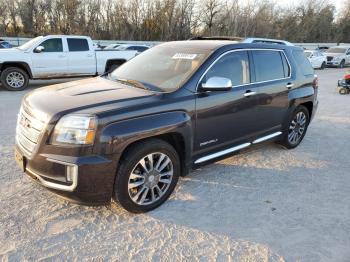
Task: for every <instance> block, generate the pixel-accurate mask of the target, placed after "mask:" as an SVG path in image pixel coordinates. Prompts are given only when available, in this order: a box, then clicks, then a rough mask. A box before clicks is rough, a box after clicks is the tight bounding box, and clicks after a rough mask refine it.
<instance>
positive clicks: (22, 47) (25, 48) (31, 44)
mask: <svg viewBox="0 0 350 262" xmlns="http://www.w3.org/2000/svg"><path fill="white" fill-rule="evenodd" d="M42 38H43V37H42V36H38V37H35V38H33V39H32V40H29V41H28V42H26V43H24V44H23V45H21V46H19V47H17V48H18V49H21V50H23V51H25V50H27V49H29V48H31V47H32V46H33V45H34V44H35V43H37V42H38V41H39V40H40V39H42Z"/></svg>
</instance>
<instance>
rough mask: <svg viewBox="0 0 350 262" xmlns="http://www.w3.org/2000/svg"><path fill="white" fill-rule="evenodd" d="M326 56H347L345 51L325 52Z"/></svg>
mask: <svg viewBox="0 0 350 262" xmlns="http://www.w3.org/2000/svg"><path fill="white" fill-rule="evenodd" d="M324 55H325V56H345V53H324Z"/></svg>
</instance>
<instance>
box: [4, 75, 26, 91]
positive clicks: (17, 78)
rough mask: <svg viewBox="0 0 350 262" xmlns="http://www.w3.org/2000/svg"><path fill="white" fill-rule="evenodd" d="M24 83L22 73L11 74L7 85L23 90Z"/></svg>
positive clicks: (7, 77)
mask: <svg viewBox="0 0 350 262" xmlns="http://www.w3.org/2000/svg"><path fill="white" fill-rule="evenodd" d="M24 82H25V78H24V75H23V74H21V73H20V72H11V73H9V74H8V75H7V76H6V83H7V84H8V85H9V86H10V87H12V88H22V87H23V85H24Z"/></svg>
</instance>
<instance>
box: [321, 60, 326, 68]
mask: <svg viewBox="0 0 350 262" xmlns="http://www.w3.org/2000/svg"><path fill="white" fill-rule="evenodd" d="M325 68H326V63H325V62H323V63H322V65H321V67H320V69H321V70H323V69H325Z"/></svg>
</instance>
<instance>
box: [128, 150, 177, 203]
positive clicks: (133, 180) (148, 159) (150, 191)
mask: <svg viewBox="0 0 350 262" xmlns="http://www.w3.org/2000/svg"><path fill="white" fill-rule="evenodd" d="M173 173H174V167H173V163H172V161H171V159H170V157H169V156H167V155H166V154H164V153H160V152H156V153H151V154H148V155H147V156H145V157H143V158H142V159H141V160H140V161H139V162H138V163H137V164H136V165H135V166H134V168H133V170H132V172H131V173H130V175H129V181H128V192H129V196H130V198H131V200H132V201H133V202H134V203H136V204H138V205H151V204H153V203H155V202H156V201H157V200H159V199H160V198H161V197H162V196H163V195H164V194H165V193H166V192H167V190H168V189H169V186H170V184H171V182H172V179H173Z"/></svg>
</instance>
